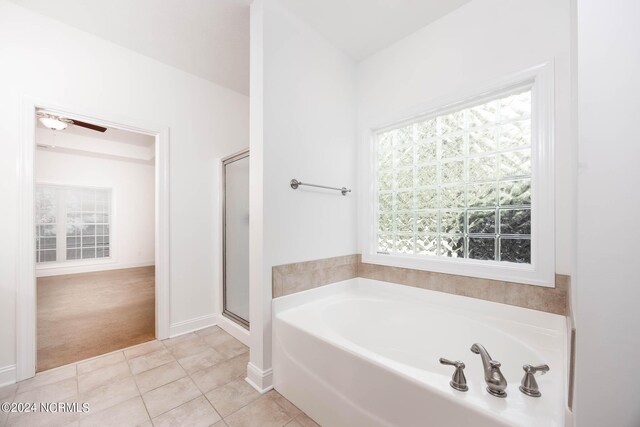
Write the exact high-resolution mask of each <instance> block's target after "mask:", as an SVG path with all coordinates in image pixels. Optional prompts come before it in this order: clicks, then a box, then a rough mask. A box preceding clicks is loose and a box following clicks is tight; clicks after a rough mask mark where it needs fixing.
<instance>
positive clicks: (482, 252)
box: [469, 237, 496, 260]
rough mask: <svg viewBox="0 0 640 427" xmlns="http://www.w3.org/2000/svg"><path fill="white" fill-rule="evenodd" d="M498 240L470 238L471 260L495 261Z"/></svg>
mask: <svg viewBox="0 0 640 427" xmlns="http://www.w3.org/2000/svg"><path fill="white" fill-rule="evenodd" d="M495 246H496V239H495V238H493V237H491V238H484V237H469V258H471V259H484V260H493V259H495V256H496V254H495V251H496V250H495Z"/></svg>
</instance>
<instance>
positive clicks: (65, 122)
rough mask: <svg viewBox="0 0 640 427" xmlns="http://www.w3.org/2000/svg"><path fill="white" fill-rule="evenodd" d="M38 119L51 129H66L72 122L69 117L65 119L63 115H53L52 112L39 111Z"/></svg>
mask: <svg viewBox="0 0 640 427" xmlns="http://www.w3.org/2000/svg"><path fill="white" fill-rule="evenodd" d="M38 120H40V123H42V124H43V125H44V126H45V127H47V128H49V129H51V130H64V129H66V128H67V126H69V124H71V123H72V121H71V120H69V119H63V118H61V117H57V116H52V115H51V114H47V113H42V112H38Z"/></svg>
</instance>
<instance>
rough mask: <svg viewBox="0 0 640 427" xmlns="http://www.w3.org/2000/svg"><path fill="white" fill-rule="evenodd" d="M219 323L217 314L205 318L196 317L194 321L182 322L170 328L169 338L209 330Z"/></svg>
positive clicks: (173, 324)
mask: <svg viewBox="0 0 640 427" xmlns="http://www.w3.org/2000/svg"><path fill="white" fill-rule="evenodd" d="M217 323H218V315H217V314H207V315H205V316H200V317H196V318H194V319H189V320H183V321H182V322H176V323H172V324H171V326H170V327H169V338H173V337H177V336H178V335H184V334H187V333H189V332H193V331H197V330H199V329H204V328H208V327H209V326H214V325H216V324H217Z"/></svg>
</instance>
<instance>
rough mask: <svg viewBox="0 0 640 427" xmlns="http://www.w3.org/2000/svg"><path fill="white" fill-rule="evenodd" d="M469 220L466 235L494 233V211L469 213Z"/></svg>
mask: <svg viewBox="0 0 640 427" xmlns="http://www.w3.org/2000/svg"><path fill="white" fill-rule="evenodd" d="M467 216H468V218H469V225H468V228H467V230H468V231H467V232H468V233H470V234H471V233H473V234H475V233H482V234H486V233H490V234H494V233H495V232H496V211H495V210H491V211H484V210H482V211H480V210H479V211H475V210H474V211H469V212H468V213H467Z"/></svg>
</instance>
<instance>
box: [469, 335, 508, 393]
mask: <svg viewBox="0 0 640 427" xmlns="http://www.w3.org/2000/svg"><path fill="white" fill-rule="evenodd" d="M471 351H472V352H474V353H475V354H479V355H480V358H481V359H482V366H483V367H484V380H485V382H486V383H487V391H488V392H489V394H491V395H493V396H497V397H507V392H506V391H505V390H506V389H507V380H506V379H505V378H504V375H502V372H500V366H501V365H500V362H498V361H497V360H493V359H492V358H491V356H490V355H489V352H488V351H487V349H486V348H484V346H483V345H482V344H478V343H475V344H474V345H472V346H471Z"/></svg>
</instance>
